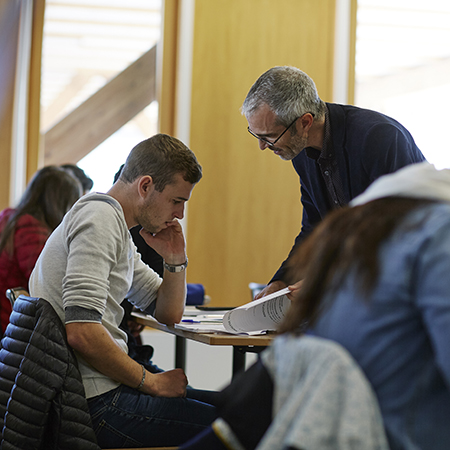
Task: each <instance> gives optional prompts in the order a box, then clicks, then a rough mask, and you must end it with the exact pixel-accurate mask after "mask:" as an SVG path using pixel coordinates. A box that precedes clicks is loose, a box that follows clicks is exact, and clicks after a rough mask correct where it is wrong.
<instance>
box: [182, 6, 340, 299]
mask: <svg viewBox="0 0 450 450" xmlns="http://www.w3.org/2000/svg"><path fill="white" fill-rule="evenodd" d="M334 17H335V5H334V0H317V1H314V2H312V1H310V0H278V1H277V2H273V1H272V0H245V1H242V0H226V1H225V0H222V1H219V0H218V1H214V2H211V1H210V0H196V2H195V34H194V56H193V82H192V115H191V139H190V147H191V148H192V150H193V151H194V152H195V153H196V155H197V156H198V159H199V161H200V163H201V164H202V166H203V169H204V177H203V180H202V181H201V182H200V183H199V185H198V186H197V187H196V188H195V189H194V192H193V195H192V198H191V200H190V201H189V211H188V240H187V242H188V255H189V269H188V280H189V281H190V282H200V283H203V284H204V285H205V287H206V292H207V294H209V295H210V296H211V298H212V302H213V305H233V306H235V305H240V304H243V303H245V302H247V301H248V300H249V299H250V292H249V289H248V283H249V282H251V281H255V282H261V283H265V282H267V281H269V279H270V278H271V276H272V275H273V274H274V272H275V271H276V269H277V268H278V266H279V264H280V263H281V261H282V260H283V259H284V258H285V257H286V256H287V254H288V251H289V249H290V248H291V246H292V244H293V241H294V238H295V236H296V235H297V233H298V232H299V229H300V218H301V206H300V193H299V182H298V177H297V176H296V174H295V172H294V170H293V168H292V165H291V163H290V162H286V161H281V160H280V159H279V158H278V157H276V156H275V155H273V154H271V152H270V151H269V150H266V151H264V152H261V151H260V150H259V147H258V143H257V141H256V139H255V138H253V137H252V136H250V134H248V133H247V122H246V120H245V118H244V117H243V116H242V115H241V113H240V106H241V104H242V102H243V100H244V98H245V95H246V94H247V92H248V90H249V88H250V86H251V85H252V84H253V82H254V81H255V80H256V79H257V78H258V76H259V75H261V74H262V73H263V72H264V71H265V70H267V69H269V68H270V67H272V66H275V65H292V66H296V67H299V68H301V69H302V70H304V71H305V72H307V73H308V74H309V75H310V76H311V77H312V78H313V79H314V80H315V82H316V84H317V87H318V90H319V93H320V95H321V97H322V98H323V99H324V100H328V101H329V100H331V98H332V74H333V37H334Z"/></svg>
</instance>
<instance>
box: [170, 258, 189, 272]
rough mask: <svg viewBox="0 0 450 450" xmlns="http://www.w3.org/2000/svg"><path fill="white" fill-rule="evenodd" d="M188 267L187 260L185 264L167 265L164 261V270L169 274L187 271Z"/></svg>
mask: <svg viewBox="0 0 450 450" xmlns="http://www.w3.org/2000/svg"><path fill="white" fill-rule="evenodd" d="M187 265H188V260H187V259H186V261H185V262H184V263H183V264H167V263H166V262H165V261H164V268H165V269H166V270H168V271H169V272H184V271H185V270H186V267H187Z"/></svg>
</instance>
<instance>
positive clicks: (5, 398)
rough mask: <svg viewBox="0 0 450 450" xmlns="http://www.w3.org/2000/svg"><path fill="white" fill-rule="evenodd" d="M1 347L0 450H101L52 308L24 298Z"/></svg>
mask: <svg viewBox="0 0 450 450" xmlns="http://www.w3.org/2000/svg"><path fill="white" fill-rule="evenodd" d="M1 344H2V345H1V349H0V426H1V427H2V441H1V449H2V450H10V449H11V450H12V449H14V450H18V449H23V450H33V449H43V450H44V449H45V450H52V449H55V450H56V449H60V450H72V449H73V450H75V449H80V450H81V449H82V450H94V449H95V450H98V449H99V447H98V446H97V443H96V439H95V434H94V431H93V429H92V424H91V417H90V414H89V410H88V406H87V401H86V397H85V393H84V388H83V384H82V381H81V375H80V372H79V370H78V367H77V362H76V358H75V355H74V354H73V351H72V349H71V348H70V347H69V345H68V344H67V338H66V332H65V328H64V325H63V324H62V322H61V320H60V319H59V317H58V316H57V314H56V313H55V311H54V309H53V308H52V306H51V305H50V304H49V303H48V302H47V301H45V300H43V299H38V298H31V297H24V296H20V297H19V298H18V299H17V300H16V302H15V303H14V309H13V312H12V314H11V319H10V324H9V325H8V327H7V329H6V331H5V335H4V337H3V339H2V342H1Z"/></svg>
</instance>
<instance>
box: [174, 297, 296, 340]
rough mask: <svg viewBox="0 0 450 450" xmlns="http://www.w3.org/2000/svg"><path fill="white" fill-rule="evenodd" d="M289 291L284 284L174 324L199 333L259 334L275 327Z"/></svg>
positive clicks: (285, 306) (284, 312) (284, 310)
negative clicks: (226, 308)
mask: <svg viewBox="0 0 450 450" xmlns="http://www.w3.org/2000/svg"><path fill="white" fill-rule="evenodd" d="M289 292H290V291H289V289H288V288H285V289H281V290H280V291H277V292H274V293H273V294H270V295H266V296H265V297H262V298H260V299H259V300H254V301H252V302H250V303H247V304H245V305H242V306H239V307H237V308H234V309H232V310H230V311H224V312H223V314H220V315H218V314H217V313H216V314H214V315H204V314H201V315H198V316H189V317H188V318H186V319H184V320H183V321H182V322H181V323H180V324H177V325H176V327H177V328H180V329H185V330H191V331H197V332H199V333H201V332H203V333H211V332H227V333H233V334H260V333H264V332H266V331H272V330H276V328H277V326H278V324H279V323H280V322H281V321H282V320H283V319H284V317H285V316H286V314H287V311H288V309H289V307H290V305H291V301H290V300H289V299H288V298H287V297H286V294H288V293H289Z"/></svg>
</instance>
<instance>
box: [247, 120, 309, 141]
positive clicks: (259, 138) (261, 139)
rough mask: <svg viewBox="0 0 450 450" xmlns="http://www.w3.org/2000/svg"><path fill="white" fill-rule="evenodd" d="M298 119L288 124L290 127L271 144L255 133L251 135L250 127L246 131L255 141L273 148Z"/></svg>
mask: <svg viewBox="0 0 450 450" xmlns="http://www.w3.org/2000/svg"><path fill="white" fill-rule="evenodd" d="M305 114H311V115H312V116H313V117H314V114H313V113H305ZM305 114H303V115H301V116H300V117H303V116H304V115H305ZM300 117H297V118H296V119H294V120H293V121H292V122H291V123H290V125H288V126H287V127H286V129H285V130H284V131H283V132H282V133H281V134H280V135H279V136H278V137H277V138H276V139H275V140H274V141H273V142H270V141H268V140H267V139H266V138H263V137H261V136H258V135H257V134H255V133H253V131H252V130H250V127H247V131H248V132H249V133H250V134H251V135H252V136H254V137H255V138H256V139H258V140H259V141H262V142H264V143H265V144H267V145H268V146H269V147H273V146H274V145H275V144H276V143H277V142H278V141H279V140H280V139H281V138H282V137H283V135H284V133H286V131H287V130H289V128H291V127H292V125H294V123H295V122H297V120H298V119H300Z"/></svg>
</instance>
